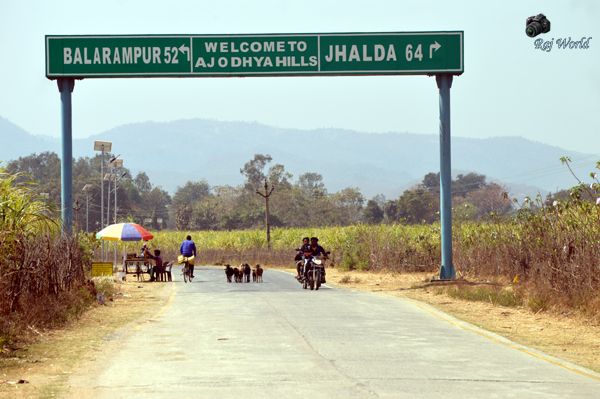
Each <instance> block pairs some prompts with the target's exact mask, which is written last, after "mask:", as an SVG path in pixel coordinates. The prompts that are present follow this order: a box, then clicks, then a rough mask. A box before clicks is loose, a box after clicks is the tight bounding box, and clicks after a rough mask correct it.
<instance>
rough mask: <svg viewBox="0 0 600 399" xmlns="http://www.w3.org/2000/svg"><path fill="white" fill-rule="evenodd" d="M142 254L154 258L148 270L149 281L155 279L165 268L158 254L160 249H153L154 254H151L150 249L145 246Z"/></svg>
mask: <svg viewBox="0 0 600 399" xmlns="http://www.w3.org/2000/svg"><path fill="white" fill-rule="evenodd" d="M144 254H145V256H146V257H148V258H150V259H154V267H153V268H152V269H151V271H150V281H156V278H157V276H158V273H162V272H164V270H165V268H164V265H163V260H162V257H161V256H160V249H155V250H154V255H152V254H151V253H150V251H149V250H148V249H147V248H146V251H145V253H144Z"/></svg>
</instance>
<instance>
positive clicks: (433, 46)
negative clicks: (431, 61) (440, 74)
mask: <svg viewBox="0 0 600 399" xmlns="http://www.w3.org/2000/svg"><path fill="white" fill-rule="evenodd" d="M440 47H442V45H441V44H439V43H438V42H437V40H436V41H435V42H433V44H430V45H429V58H433V52H434V51H438V49H439V48H440Z"/></svg>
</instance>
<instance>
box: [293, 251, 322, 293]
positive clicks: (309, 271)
mask: <svg viewBox="0 0 600 399" xmlns="http://www.w3.org/2000/svg"><path fill="white" fill-rule="evenodd" d="M327 254H329V252H328V253H327ZM298 266H300V262H298ZM302 267H303V273H302V277H301V278H300V279H299V281H300V283H302V288H304V289H307V288H310V289H311V290H315V289H316V290H318V289H319V288H320V287H321V282H322V279H323V276H324V275H325V259H324V258H323V257H321V256H312V255H304V256H303V259H302Z"/></svg>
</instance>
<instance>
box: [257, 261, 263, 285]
mask: <svg viewBox="0 0 600 399" xmlns="http://www.w3.org/2000/svg"><path fill="white" fill-rule="evenodd" d="M263 271H264V270H263V268H262V267H260V265H256V282H257V283H262V282H263V278H262V275H263Z"/></svg>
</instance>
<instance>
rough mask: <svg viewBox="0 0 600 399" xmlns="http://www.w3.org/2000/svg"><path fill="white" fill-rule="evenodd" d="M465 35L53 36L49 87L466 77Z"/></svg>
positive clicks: (48, 46)
mask: <svg viewBox="0 0 600 399" xmlns="http://www.w3.org/2000/svg"><path fill="white" fill-rule="evenodd" d="M463 71H464V65H463V32H462V31H448V32H446V31H444V32H385V33H303V34H260V35H128V36H52V35H49V36H46V76H47V77H48V78H50V79H56V78H64V77H72V78H105V77H219V76H222V77H227V76H299V75H300V76H302V75H304V76H331V75H433V74H440V73H449V74H453V75H460V74H461V73H463Z"/></svg>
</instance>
